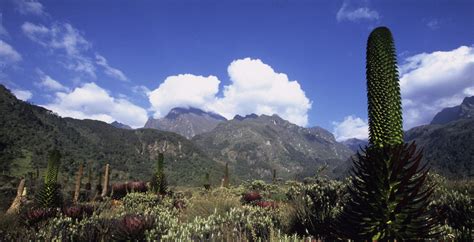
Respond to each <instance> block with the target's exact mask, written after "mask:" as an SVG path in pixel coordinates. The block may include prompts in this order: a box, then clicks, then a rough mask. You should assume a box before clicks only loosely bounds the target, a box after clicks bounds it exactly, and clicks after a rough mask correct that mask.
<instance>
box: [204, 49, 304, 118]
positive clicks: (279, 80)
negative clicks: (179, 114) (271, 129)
mask: <svg viewBox="0 0 474 242" xmlns="http://www.w3.org/2000/svg"><path fill="white" fill-rule="evenodd" d="M227 72H228V74H229V77H230V80H231V84H230V85H228V86H225V87H224V92H223V97H222V98H218V99H217V100H216V102H214V103H213V104H212V105H211V107H212V109H213V110H215V111H216V112H218V113H220V114H222V115H223V116H225V117H226V118H232V117H233V116H235V115H236V114H240V115H245V114H249V113H255V114H267V115H272V114H278V115H279V116H281V117H282V118H284V119H286V120H288V121H290V122H292V123H295V124H298V125H301V126H306V125H307V124H308V110H309V109H310V108H311V102H310V100H309V99H308V98H307V97H306V95H305V93H304V91H303V89H302V88H301V86H300V84H299V83H298V82H297V81H291V80H290V79H289V78H288V76H287V75H286V74H285V73H278V72H275V71H274V70H273V68H272V67H271V66H269V65H267V64H265V63H263V62H262V61H261V60H259V59H250V58H245V59H240V60H235V61H233V62H232V63H231V64H230V65H229V67H228V68H227Z"/></svg>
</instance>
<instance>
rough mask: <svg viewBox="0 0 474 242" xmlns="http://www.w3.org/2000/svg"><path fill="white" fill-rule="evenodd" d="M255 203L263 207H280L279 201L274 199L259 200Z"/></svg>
mask: <svg viewBox="0 0 474 242" xmlns="http://www.w3.org/2000/svg"><path fill="white" fill-rule="evenodd" d="M255 205H256V206H259V207H262V208H272V209H275V208H278V203H276V202H274V201H257V202H256V203H255Z"/></svg>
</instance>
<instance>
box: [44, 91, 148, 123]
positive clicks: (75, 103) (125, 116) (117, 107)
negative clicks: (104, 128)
mask: <svg viewBox="0 0 474 242" xmlns="http://www.w3.org/2000/svg"><path fill="white" fill-rule="evenodd" d="M43 106H44V107H45V108H47V109H50V110H52V111H54V112H56V113H58V114H59V115H60V116H63V117H72V118H77V119H96V120H101V121H104V122H108V123H110V122H112V121H118V122H121V123H124V124H128V125H130V126H132V127H134V128H138V127H143V125H144V124H145V122H146V121H147V119H148V115H147V111H146V110H145V109H143V108H141V107H139V106H137V105H135V104H133V103H131V102H129V101H128V100H126V99H124V98H115V97H112V96H111V95H110V94H109V93H108V92H107V91H106V90H105V89H103V88H101V87H99V86H97V84H95V83H93V82H91V83H86V84H84V85H83V86H81V87H77V88H75V89H74V90H72V91H71V92H57V93H56V98H55V100H54V101H53V102H52V103H49V104H46V105H43Z"/></svg>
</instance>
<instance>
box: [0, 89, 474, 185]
mask: <svg viewBox="0 0 474 242" xmlns="http://www.w3.org/2000/svg"><path fill="white" fill-rule="evenodd" d="M466 100H467V101H466ZM471 100H472V97H471V98H467V99H465V100H464V101H463V103H462V104H461V105H460V106H461V107H460V108H457V109H456V110H461V112H458V113H457V114H458V115H457V116H454V117H453V118H452V119H453V120H451V121H449V122H447V123H444V124H430V125H424V126H420V127H416V128H413V129H411V130H409V131H406V133H405V138H406V141H413V140H414V141H416V142H417V143H418V144H419V145H420V146H422V147H425V151H424V154H425V156H424V159H425V161H431V163H432V164H433V169H434V170H437V171H439V172H440V173H442V174H445V175H447V176H450V177H458V178H466V177H472V176H473V171H472V163H473V160H474V154H473V152H474V146H473V144H474V137H473V135H474V119H473V118H472V115H470V114H469V113H470V112H472V110H473V109H472V107H473V106H472V105H471V103H472V102H471ZM0 111H1V112H2V114H5V115H2V117H1V118H0V166H1V167H0V168H2V170H4V172H5V171H9V172H10V173H11V174H16V175H22V174H24V173H25V172H28V171H31V170H33V169H34V167H39V168H44V167H45V166H46V153H47V151H48V150H51V149H52V148H53V147H58V148H60V149H61V150H62V151H63V156H64V158H63V160H64V163H65V164H67V165H65V166H63V168H62V169H63V170H64V172H65V173H67V174H70V175H71V176H72V175H73V173H74V171H75V169H76V167H77V166H78V164H79V163H81V162H89V161H92V164H93V165H92V166H93V168H94V170H96V171H100V168H101V167H103V165H104V164H105V163H110V164H111V166H112V167H113V173H112V175H113V177H112V178H113V179H115V180H127V179H128V180H129V179H146V178H147V177H149V176H150V175H151V172H152V171H153V167H154V164H155V159H156V156H157V154H158V153H159V152H164V153H165V157H166V160H165V165H166V167H167V170H166V171H167V172H168V173H169V180H170V183H171V184H176V185H196V184H201V183H202V181H203V177H204V174H205V173H206V172H209V173H210V175H211V179H212V180H213V181H214V183H218V181H219V180H220V178H221V176H222V174H223V170H224V168H223V167H224V166H225V164H227V163H228V164H229V167H230V169H231V174H232V175H231V179H232V181H234V182H237V181H241V180H246V179H264V180H267V181H268V180H270V179H271V177H272V172H273V170H275V171H276V172H277V176H278V177H280V178H283V179H289V178H295V177H296V178H298V177H304V176H308V175H313V174H314V172H315V171H316V169H318V168H320V167H323V166H324V167H326V169H325V170H326V174H327V175H329V176H335V177H337V176H341V174H344V173H345V172H346V171H347V168H348V167H350V165H351V163H350V157H351V155H353V154H354V153H355V151H357V150H358V148H359V147H360V146H362V147H363V146H364V145H366V144H367V141H364V140H357V139H352V140H346V141H344V142H342V143H339V142H337V141H336V140H335V138H334V136H333V134H332V133H331V132H329V131H327V130H325V129H323V128H321V127H311V128H304V127H300V126H297V125H295V124H292V123H290V122H288V121H286V120H284V119H282V118H281V117H279V116H278V115H272V116H268V115H256V114H250V115H247V116H240V115H236V116H235V117H234V118H233V119H231V120H227V119H225V118H224V117H222V116H220V115H218V114H215V113H212V112H205V111H203V110H200V109H197V108H174V109H172V110H171V111H170V112H169V113H168V115H166V116H165V117H163V118H160V119H154V118H150V119H149V120H148V122H147V123H146V125H145V127H144V128H141V129H135V130H133V129H130V127H128V126H126V125H124V124H121V123H118V122H113V123H111V124H107V123H104V122H101V121H94V120H76V119H72V118H61V117H59V116H57V115H56V114H54V113H53V112H51V111H49V110H47V109H44V108H42V107H38V106H35V105H32V104H29V103H26V102H23V101H20V100H18V99H16V98H15V97H14V96H13V95H12V94H11V93H10V92H9V90H7V89H6V88H4V87H3V86H1V87H0ZM442 112H443V111H442Z"/></svg>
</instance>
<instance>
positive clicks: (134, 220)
mask: <svg viewBox="0 0 474 242" xmlns="http://www.w3.org/2000/svg"><path fill="white" fill-rule="evenodd" d="M152 227H153V219H152V218H151V217H147V216H142V215H136V214H130V215H125V216H124V217H123V218H122V219H119V220H117V221H116V229H115V233H114V234H113V237H114V239H117V240H143V237H144V233H145V231H146V230H148V229H151V228H152Z"/></svg>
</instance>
